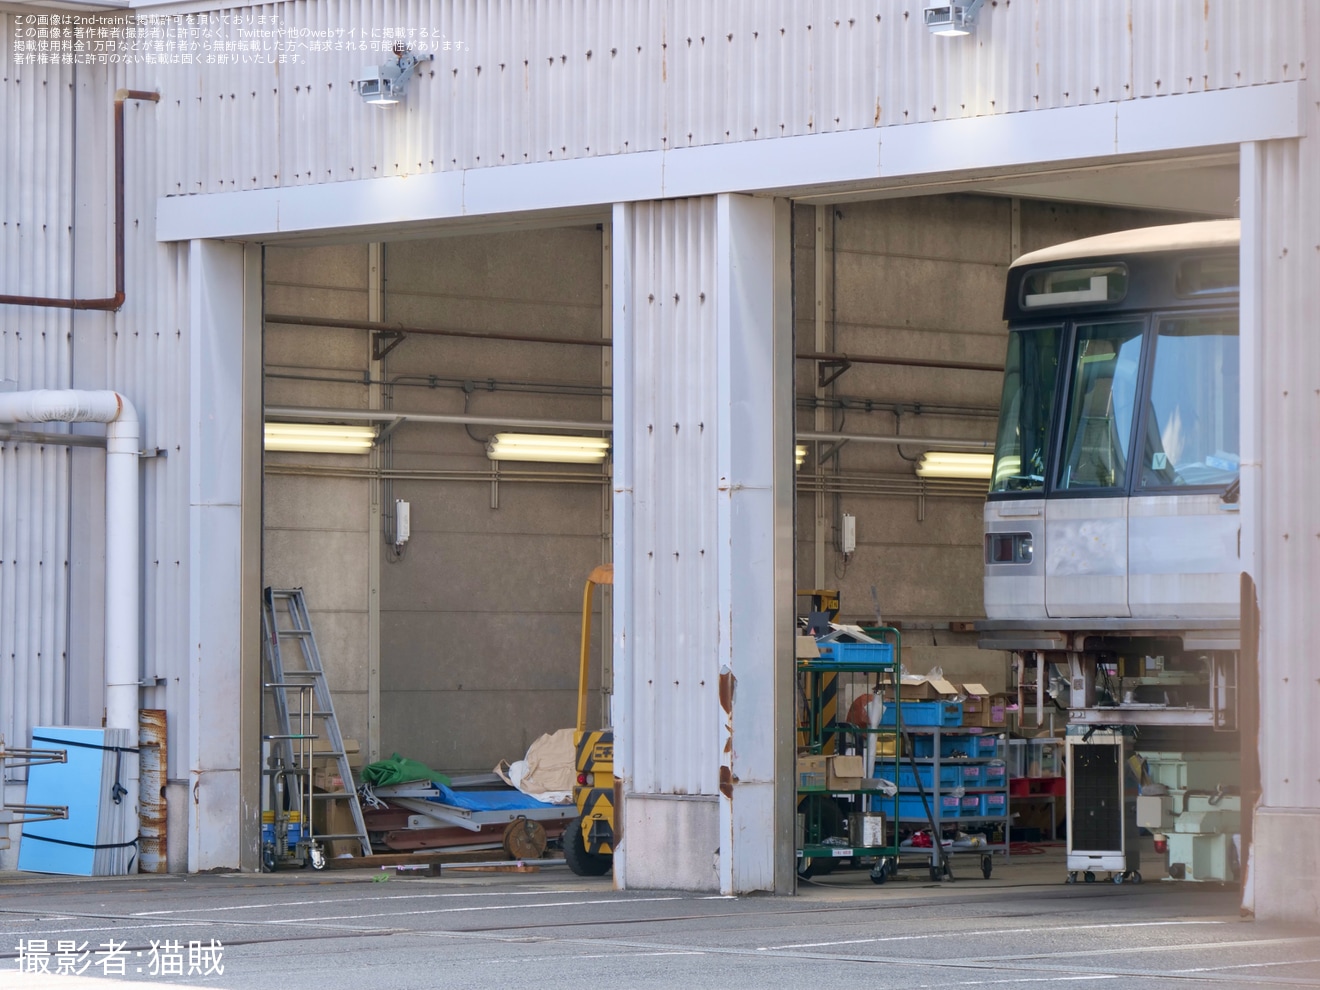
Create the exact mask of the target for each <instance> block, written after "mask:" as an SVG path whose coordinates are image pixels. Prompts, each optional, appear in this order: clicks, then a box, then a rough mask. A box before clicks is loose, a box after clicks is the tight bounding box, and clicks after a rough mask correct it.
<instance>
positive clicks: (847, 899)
mask: <svg viewBox="0 0 1320 990" xmlns="http://www.w3.org/2000/svg"><path fill="white" fill-rule="evenodd" d="M978 865H979V861H978V860H976V859H967V860H961V861H960V860H955V861H954V869H953V875H954V879H953V880H952V881H947V880H943V881H939V882H932V881H931V879H930V876H929V871H928V869H925V868H918V869H913V870H903V871H900V873H899V875H898V877H897V878H895V879H893V880H890V881H889V882H888V883H886V884H884V885H877V884H875V883H873V882H872V880H871V878H870V875H869V872H868V871H867V870H864V869H859V870H848V869H839V870H836V871H835V872H833V873H831V874H829V875H827V876H820V877H816V878H813V879H811V880H809V881H805V882H803V883H802V884H801V885H800V888H799V891H798V893H797V895H796V896H792V897H774V896H769V895H756V896H747V897H721V896H717V895H710V894H692V893H685V892H681V891H631V890H629V891H616V890H614V889H612V885H611V882H610V879H609V877H605V878H602V879H584V878H580V877H575V876H573V875H572V874H571V873H569V872H568V870H567V869H565V868H563V867H562V866H549V867H545V868H543V869H540V870H539V871H537V872H533V873H481V872H466V871H459V870H448V869H445V870H442V872H441V874H440V876H437V877H423V876H411V877H403V876H399V875H396V874H394V873H393V872H389V871H375V872H372V871H368V870H345V871H337V870H328V871H325V872H320V873H316V872H312V871H297V872H291V873H276V874H269V875H254V874H227V875H213V874H212V875H200V876H159V877H146V876H132V877H115V878H98V879H90V880H89V879H78V878H65V877H43V876H33V875H29V874H17V873H9V874H0V929H2V930H3V933H2V937H0V988H6V990H8V988H13V990H34V988H40V990H47V988H52V990H77V988H86V987H92V988H96V990H106V987H107V985H108V984H116V985H118V986H120V987H134V988H146V987H150V988H153V990H165V988H169V987H176V986H210V987H217V988H258V987H263V988H264V987H277V988H279V990H366V988H378V987H379V988H391V990H412V988H417V990H424V988H442V987H443V988H449V987H453V988H462V990H484V988H491V990H496V988H498V990H508V988H511V987H532V988H542V987H544V988H560V987H562V988H574V990H582V988H588V987H602V988H604V987H628V988H633V987H637V988H671V987H672V988H681V990H715V988H720V990H744V988H746V990H753V988H757V990H759V988H765V987H794V988H812V990H815V988H818V987H819V988H851V987H863V986H864V987H866V988H868V990H871V988H874V990H886V988H903V990H917V988H937V987H938V988H943V987H950V988H952V987H1018V986H1021V987H1032V988H1035V987H1038V986H1041V985H1043V984H1056V983H1058V984H1066V985H1068V986H1069V987H1072V986H1080V987H1088V986H1091V985H1096V986H1103V987H1106V988H1120V987H1122V988H1129V987H1130V988H1136V990H1148V988H1149V990H1155V988H1160V990H1168V988H1173V987H1195V986H1212V987H1216V988H1239V987H1240V988H1248V987H1251V988H1257V987H1274V986H1279V987H1317V988H1320V930H1317V929H1315V928H1313V927H1305V926H1301V925H1286V924H1275V923H1264V922H1257V921H1252V920H1249V919H1244V918H1242V917H1241V915H1240V912H1239V895H1238V892H1237V890H1236V889H1230V888H1225V887H1221V886H1218V885H1205V884H1189V883H1178V882H1173V881H1168V880H1163V879H1161V878H1160V876H1159V875H1158V874H1159V873H1160V871H1158V870H1147V871H1145V872H1146V873H1147V876H1146V877H1145V882H1143V883H1141V884H1139V885H1138V884H1133V883H1131V882H1127V883H1122V884H1114V883H1111V882H1106V880H1107V878H1106V877H1103V876H1102V877H1097V878H1096V882H1095V883H1093V884H1085V883H1078V884H1075V885H1066V884H1065V883H1064V882H1063V881H1064V878H1065V875H1066V872H1065V870H1064V856H1063V851H1062V849H1061V847H1057V846H1045V847H1019V850H1018V852H1017V854H1016V855H1014V856H1012V857H1011V859H1010V860H1009V862H1007V863H1005V862H1003V861H1002V860H998V859H997V860H996V862H995V866H994V871H993V874H992V876H991V877H990V879H988V880H987V879H983V878H982V877H981V874H980V870H979V868H978ZM1152 873H1153V874H1155V875H1154V876H1152V875H1151V874H1152Z"/></svg>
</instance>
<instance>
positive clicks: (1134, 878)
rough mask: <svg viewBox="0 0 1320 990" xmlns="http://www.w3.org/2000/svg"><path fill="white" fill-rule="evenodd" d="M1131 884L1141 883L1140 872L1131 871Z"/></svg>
mask: <svg viewBox="0 0 1320 990" xmlns="http://www.w3.org/2000/svg"><path fill="white" fill-rule="evenodd" d="M1132 882H1133V883H1141V871H1140V870H1133V871H1132Z"/></svg>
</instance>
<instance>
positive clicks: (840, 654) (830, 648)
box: [813, 643, 894, 664]
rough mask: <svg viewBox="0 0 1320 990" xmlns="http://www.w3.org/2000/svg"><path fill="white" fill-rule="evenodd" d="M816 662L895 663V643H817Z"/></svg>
mask: <svg viewBox="0 0 1320 990" xmlns="http://www.w3.org/2000/svg"><path fill="white" fill-rule="evenodd" d="M816 649H817V650H819V651H820V657H819V659H817V660H815V661H813V662H814V663H838V664H852V663H893V662H894V644H893V643H817V644H816Z"/></svg>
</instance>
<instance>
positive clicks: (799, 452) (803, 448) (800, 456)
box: [793, 443, 807, 467]
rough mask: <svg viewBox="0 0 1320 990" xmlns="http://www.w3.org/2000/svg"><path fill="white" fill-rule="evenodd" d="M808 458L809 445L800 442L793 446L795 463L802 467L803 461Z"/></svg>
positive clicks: (796, 465)
mask: <svg viewBox="0 0 1320 990" xmlns="http://www.w3.org/2000/svg"><path fill="white" fill-rule="evenodd" d="M806 459H807V445H806V444H804V443H800V444H798V445H797V446H795V447H794V448H793V465H794V466H795V467H801V466H802V462H803V461H805V460H806Z"/></svg>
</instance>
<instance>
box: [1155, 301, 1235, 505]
mask: <svg viewBox="0 0 1320 990" xmlns="http://www.w3.org/2000/svg"><path fill="white" fill-rule="evenodd" d="M1142 432H1143V434H1144V436H1143V439H1142V447H1143V452H1142V461H1141V479H1140V482H1141V486H1142V487H1143V488H1164V487H1166V486H1178V485H1215V486H1222V485H1227V484H1229V483H1230V482H1232V481H1233V480H1234V479H1235V478H1236V477H1237V476H1238V455H1239V445H1238V321H1237V317H1236V316H1235V315H1232V314H1215V315H1212V316H1210V315H1207V316H1179V317H1173V318H1166V319H1163V320H1161V321H1160V322H1159V323H1158V326H1157V333H1156V337H1155V361H1154V364H1153V366H1152V369H1151V383H1150V404H1149V405H1148V406H1147V409H1146V417H1145V425H1144V427H1143V430H1142Z"/></svg>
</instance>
